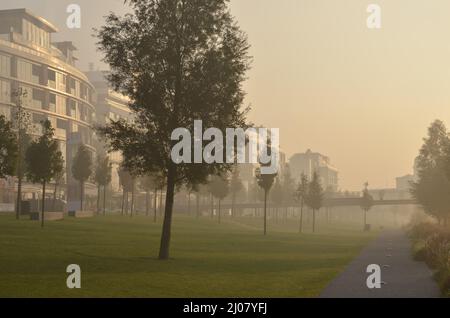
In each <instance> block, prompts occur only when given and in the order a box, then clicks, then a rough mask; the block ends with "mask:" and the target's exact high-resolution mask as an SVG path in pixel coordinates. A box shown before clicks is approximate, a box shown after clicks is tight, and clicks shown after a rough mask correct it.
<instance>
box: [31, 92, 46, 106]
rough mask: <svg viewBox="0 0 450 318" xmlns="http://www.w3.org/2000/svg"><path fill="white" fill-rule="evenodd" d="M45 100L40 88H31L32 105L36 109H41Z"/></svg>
mask: <svg viewBox="0 0 450 318" xmlns="http://www.w3.org/2000/svg"><path fill="white" fill-rule="evenodd" d="M44 101H45V93H44V91H42V90H40V89H33V100H32V106H33V107H34V108H37V109H42V105H43V104H44Z"/></svg>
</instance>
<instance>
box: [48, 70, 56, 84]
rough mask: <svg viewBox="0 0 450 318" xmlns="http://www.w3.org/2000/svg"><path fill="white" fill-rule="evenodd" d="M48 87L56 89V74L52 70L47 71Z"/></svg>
mask: <svg viewBox="0 0 450 318" xmlns="http://www.w3.org/2000/svg"><path fill="white" fill-rule="evenodd" d="M48 86H49V87H51V88H53V89H56V72H55V71H53V70H50V69H49V70H48Z"/></svg>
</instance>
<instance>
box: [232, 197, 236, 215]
mask: <svg viewBox="0 0 450 318" xmlns="http://www.w3.org/2000/svg"><path fill="white" fill-rule="evenodd" d="M235 204H236V192H234V191H233V195H232V197H231V217H232V218H234V217H235V210H234V206H235Z"/></svg>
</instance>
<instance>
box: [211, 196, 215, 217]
mask: <svg viewBox="0 0 450 318" xmlns="http://www.w3.org/2000/svg"><path fill="white" fill-rule="evenodd" d="M213 218H214V197H213V195H212V193H211V219H213Z"/></svg>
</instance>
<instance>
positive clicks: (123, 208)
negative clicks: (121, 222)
mask: <svg viewBox="0 0 450 318" xmlns="http://www.w3.org/2000/svg"><path fill="white" fill-rule="evenodd" d="M124 214H125V189H122V216H124Z"/></svg>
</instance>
